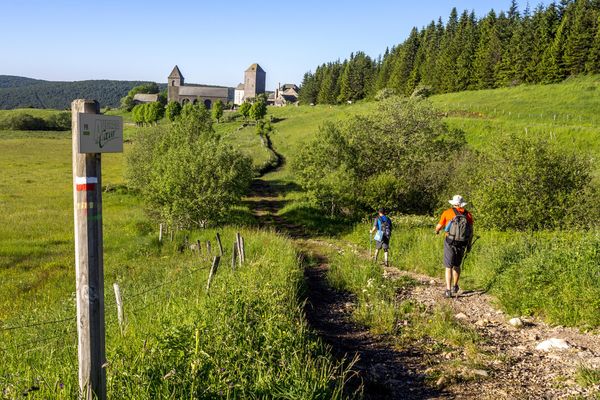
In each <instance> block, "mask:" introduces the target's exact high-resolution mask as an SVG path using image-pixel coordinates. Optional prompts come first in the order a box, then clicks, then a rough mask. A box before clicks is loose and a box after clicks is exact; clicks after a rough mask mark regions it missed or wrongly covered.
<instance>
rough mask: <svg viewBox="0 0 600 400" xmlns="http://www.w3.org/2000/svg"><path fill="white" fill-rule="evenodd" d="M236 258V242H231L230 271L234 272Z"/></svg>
mask: <svg viewBox="0 0 600 400" xmlns="http://www.w3.org/2000/svg"><path fill="white" fill-rule="evenodd" d="M236 258H237V242H233V251H232V252H231V270H232V271H235V262H236Z"/></svg>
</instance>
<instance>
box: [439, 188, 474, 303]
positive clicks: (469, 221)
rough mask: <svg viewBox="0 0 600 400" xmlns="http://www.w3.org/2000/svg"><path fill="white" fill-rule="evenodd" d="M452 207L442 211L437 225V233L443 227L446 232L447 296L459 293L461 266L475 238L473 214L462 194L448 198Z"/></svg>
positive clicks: (445, 293) (445, 265)
mask: <svg viewBox="0 0 600 400" xmlns="http://www.w3.org/2000/svg"><path fill="white" fill-rule="evenodd" d="M448 203H450V204H451V205H452V208H449V209H447V210H445V211H444V212H443V213H442V216H441V218H440V222H439V223H438V224H437V225H436V227H435V234H436V235H437V234H439V233H440V231H441V230H442V229H444V231H445V232H446V235H445V238H444V267H446V291H445V292H444V295H445V296H446V297H452V293H454V294H457V293H458V290H459V287H458V279H459V278H460V266H461V264H462V260H463V257H464V255H465V250H466V251H467V252H469V251H471V243H472V240H473V216H472V215H471V213H470V212H468V211H467V210H465V206H466V205H467V203H466V202H465V201H464V199H463V198H462V196H460V195H458V194H457V195H455V196H454V197H453V198H452V200H448Z"/></svg>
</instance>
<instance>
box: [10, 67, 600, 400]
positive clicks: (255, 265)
mask: <svg viewBox="0 0 600 400" xmlns="http://www.w3.org/2000/svg"><path fill="white" fill-rule="evenodd" d="M599 82H600V81H599V78H598V77H597V76H595V77H582V78H576V79H570V80H567V81H565V82H564V83H561V84H558V85H548V86H522V87H515V88H507V89H499V90H497V91H477V92H463V93H458V94H447V95H442V96H434V97H432V98H431V102H432V103H433V104H435V105H437V106H438V107H440V108H441V109H442V111H443V112H445V113H446V115H447V116H446V119H445V120H446V122H447V123H448V124H449V126H451V127H454V128H459V129H462V130H464V131H465V132H466V137H467V141H468V143H469V145H470V146H473V147H474V148H477V149H480V150H482V151H493V150H494V145H495V143H496V140H497V139H498V138H500V137H502V136H504V135H507V134H516V135H540V136H541V137H544V138H548V139H549V140H550V141H554V142H556V144H557V145H558V146H560V147H561V148H564V149H565V151H575V152H578V153H581V154H586V155H588V156H589V157H592V158H594V159H597V157H598V155H599V153H600V141H598V135H599V133H600V128H599V126H600V125H599V124H598V122H599V121H598V119H599V118H600V117H599V116H598V111H599V110H600V104H599V102H598V101H599V100H598V97H597V96H594V94H595V93H596V92H595V91H596V90H597V89H596V88H597V87H598V85H599ZM592 88H594V89H592ZM375 107H376V103H374V102H359V103H357V104H352V105H340V106H314V107H310V106H300V107H285V108H273V107H272V108H270V109H269V114H270V115H271V116H272V118H273V126H274V128H275V132H274V133H273V134H272V137H271V138H272V141H273V144H274V147H275V149H276V150H277V151H278V152H279V153H281V154H282V155H283V156H284V157H285V160H286V163H285V164H284V167H283V168H282V169H281V170H279V171H277V172H275V173H272V174H269V175H268V176H266V177H265V179H268V180H270V181H272V182H273V183H274V184H277V185H280V186H281V187H285V188H286V189H285V191H282V192H281V193H280V194H279V195H280V196H281V200H282V202H283V203H285V206H284V207H283V208H282V209H281V210H280V211H279V214H280V215H281V216H283V217H284V218H285V219H286V220H287V221H290V222H292V223H296V224H298V225H302V226H303V227H304V228H305V229H306V230H307V231H308V232H309V233H310V234H312V235H315V236H318V235H323V236H327V237H330V236H335V237H337V238H338V239H341V240H343V241H344V242H346V243H347V242H350V243H355V244H356V245H357V246H359V248H362V250H365V249H366V248H367V246H368V241H367V235H366V230H367V225H365V224H364V223H363V224H357V225H354V222H355V221H354V222H353V221H345V220H342V219H339V218H336V217H330V216H328V215H323V214H322V212H321V211H319V210H317V209H316V208H315V207H314V206H313V205H312V204H310V203H309V202H308V201H307V200H306V199H305V197H304V195H303V193H302V191H301V190H300V188H299V187H298V186H297V185H296V184H295V182H294V172H293V168H292V166H293V164H294V160H295V157H296V156H297V154H298V152H299V151H300V149H301V148H302V147H303V146H304V145H305V144H306V143H307V141H308V140H310V139H311V138H312V137H313V136H314V134H315V132H316V131H317V129H318V128H319V126H321V125H322V124H323V123H324V122H325V121H332V122H335V121H343V120H345V119H347V118H349V117H351V116H352V115H356V114H365V113H369V112H370V111H371V110H373V109H374V108H375ZM27 111H29V110H27ZM31 112H32V113H37V112H38V111H37V110H31ZM53 112H54V113H56V112H57V111H46V110H42V111H39V113H40V114H39V115H40V117H45V116H47V115H49V114H51V113H53ZM10 113H14V111H10V112H9V111H3V112H2V113H0V118H6V117H7V116H9V115H11V114H10ZM109 114H113V115H122V116H123V117H124V119H125V136H126V140H127V142H129V141H130V140H135V135H136V134H137V132H139V130H140V129H144V128H139V127H136V126H135V125H133V124H132V123H131V120H130V116H129V114H127V113H123V112H121V111H119V110H111V111H109ZM515 115H516V117H515ZM554 115H557V117H556V120H555V119H554ZM550 116H551V117H550ZM163 123H166V122H161V124H163ZM241 125H242V121H232V122H222V123H218V124H215V129H216V131H217V132H219V133H221V134H222V137H223V140H226V141H228V142H230V143H231V145H232V146H236V147H238V148H239V149H240V150H242V151H243V152H245V153H246V154H248V155H250V156H251V157H252V158H253V163H254V166H255V167H257V168H258V167H260V166H261V165H264V164H265V163H266V162H268V161H269V160H270V158H271V157H272V154H271V153H270V152H269V151H268V150H267V149H266V148H265V147H264V146H263V144H262V143H261V141H260V138H259V137H258V135H257V134H256V132H255V128H254V127H253V126H245V127H241ZM525 128H527V129H525ZM128 146H129V144H126V146H125V152H127V149H128ZM596 165H597V164H596ZM124 168H125V157H124V154H108V155H105V156H103V184H104V186H105V192H104V194H103V201H104V204H103V206H104V213H103V214H104V222H103V223H104V235H105V236H104V246H105V286H106V289H105V292H106V299H107V300H106V309H107V356H108V360H109V364H108V370H107V371H108V376H109V381H108V385H109V394H110V395H111V396H113V397H117V398H118V397H122V398H136V399H150V398H167V397H174V398H179V397H190V396H196V397H197V398H215V397H222V398H242V397H263V396H265V395H267V394H272V393H277V394H280V395H281V397H287V398H324V399H325V398H339V397H340V396H341V389H342V387H343V381H344V378H345V376H346V374H347V365H346V366H345V365H342V364H340V363H339V362H336V361H334V360H333V358H332V357H331V355H330V354H329V352H328V350H327V349H326V348H325V347H324V346H323V345H322V343H321V342H320V341H319V340H318V339H317V338H316V337H315V336H314V335H313V334H312V333H311V332H310V330H309V329H308V327H307V326H306V322H305V321H304V316H303V312H302V308H301V306H300V304H301V301H302V299H303V296H302V273H301V271H302V270H301V268H302V267H301V265H300V264H299V262H298V259H297V258H296V253H295V251H294V247H293V245H292V243H291V242H290V240H288V239H286V238H283V237H279V236H277V235H275V234H274V233H273V232H265V231H258V230H254V229H251V228H242V227H239V226H236V224H238V225H244V226H247V225H249V224H251V222H249V221H250V220H251V219H252V217H251V216H250V215H249V211H248V209H247V208H245V206H240V207H238V208H236V209H235V212H234V213H233V214H235V215H232V218H231V220H232V221H237V222H232V225H230V226H227V227H223V229H220V230H219V231H220V233H221V234H222V237H223V238H224V243H225V245H226V246H225V247H226V255H225V260H223V262H222V265H221V268H220V270H219V272H218V274H217V277H216V279H215V281H214V282H213V286H212V288H211V292H210V295H207V294H206V291H205V285H206V279H207V274H208V270H207V268H208V266H209V264H210V260H209V259H208V257H204V258H202V257H197V256H196V255H191V254H189V253H187V254H180V253H179V252H178V251H177V246H178V245H179V244H180V243H181V241H182V240H183V235H184V234H187V235H188V236H189V237H190V239H191V240H196V239H201V240H213V238H214V235H215V233H216V231H215V230H202V231H195V232H185V233H184V232H181V233H180V234H179V235H178V236H177V237H176V240H175V241H174V242H172V243H171V242H169V241H167V242H166V243H165V244H164V245H162V246H161V245H159V244H158V242H157V233H158V227H157V226H156V225H155V224H154V223H153V222H152V221H151V220H150V219H149V218H148V217H147V216H146V214H145V212H144V206H143V203H142V202H141V200H140V199H139V198H138V197H137V196H136V195H135V194H133V193H130V192H129V191H128V189H127V187H126V182H125V180H124V174H123V171H124ZM598 170H599V171H600V168H599V169H598ZM0 171H2V174H0V211H2V212H0V237H2V238H3V239H2V241H0V342H1V343H2V344H1V345H0V347H1V348H0V352H1V353H2V355H1V358H2V360H3V362H2V365H0V387H2V388H3V390H5V393H8V397H9V398H11V396H14V395H16V393H23V392H26V391H29V390H31V391H36V392H39V395H40V396H41V398H72V397H74V396H75V395H74V393H75V392H76V387H77V376H76V375H77V374H76V367H75V360H76V332H75V329H74V328H75V320H74V307H75V306H74V300H73V296H74V285H75V281H74V268H73V265H74V256H73V228H72V226H73V223H72V221H73V220H72V187H71V186H72V172H71V140H70V133H69V132H49V131H6V130H5V131H0ZM393 217H394V220H395V221H396V231H395V234H394V239H393V240H392V250H391V255H392V263H393V264H394V265H395V266H398V267H400V268H402V269H406V270H411V271H417V272H421V273H425V274H429V275H432V276H441V273H442V269H441V266H440V263H441V260H440V257H441V240H437V239H440V238H438V237H435V236H433V235H432V230H433V226H434V224H435V218H433V217H431V216H400V215H398V216H393ZM238 230H240V231H241V232H242V233H243V234H244V235H245V236H246V237H247V242H248V244H249V246H248V259H249V262H248V264H247V265H246V266H244V267H243V268H241V269H239V270H237V271H235V272H234V271H232V270H231V268H230V267H229V264H228V261H227V260H228V257H230V255H231V251H230V247H231V242H232V240H233V235H234V233H235V231H238ZM477 235H480V236H481V239H480V240H479V241H478V243H477V244H476V247H475V248H474V250H473V252H472V254H471V255H469V257H468V258H467V260H466V262H465V272H464V280H463V285H464V286H463V288H464V289H481V290H486V291H489V292H490V293H492V294H494V295H495V296H496V298H497V301H498V306H499V307H502V308H503V309H504V310H506V312H508V313H510V314H511V315H537V316H540V317H543V318H545V319H546V320H548V321H549V322H551V323H556V324H561V325H570V326H578V327H581V328H582V329H595V328H597V327H598V326H600V320H599V319H598V315H597V309H598V307H599V306H600V304H598V300H597V299H598V298H600V292H599V291H598V289H597V287H596V286H597V285H596V284H595V283H596V282H597V278H598V273H597V265H599V264H600V259H599V258H598V257H599V256H598V255H599V254H600V251H598V250H599V249H600V236H599V233H598V232H597V231H591V232H589V231H588V232H558V231H557V232H554V231H544V232H534V233H526V232H520V233H516V232H495V231H491V230H487V229H486V228H485V227H477ZM363 264H364V261H363V260H361V259H359V258H356V257H352V256H350V255H348V254H346V255H335V254H333V255H332V269H331V274H330V276H329V279H330V282H331V284H332V285H333V286H334V287H336V288H338V289H340V290H347V291H351V292H355V293H357V295H358V296H359V297H358V298H359V306H358V311H357V312H356V313H355V317H356V319H357V321H359V322H360V323H362V324H365V325H368V326H370V327H372V329H373V330H374V331H375V332H376V333H384V334H390V333H391V334H393V333H394V332H395V326H396V322H397V321H398V320H399V319H406V318H412V319H413V322H414V326H419V327H421V328H423V330H424V332H426V333H427V332H429V333H427V334H431V335H434V334H436V331H435V330H430V331H427V330H426V329H429V328H430V327H428V325H427V323H426V321H420V322H419V320H418V318H419V317H418V315H419V310H415V309H414V305H412V304H409V303H407V304H404V303H402V304H400V303H397V302H396V300H395V293H396V292H397V291H398V290H401V288H402V286H403V285H412V284H414V282H410V281H401V282H397V283H393V284H388V283H387V282H385V281H383V280H381V275H380V274H379V270H378V269H377V268H356V267H357V266H362V265H363ZM114 282H118V283H119V284H120V285H121V287H122V290H123V293H124V299H125V313H126V321H127V322H126V326H125V329H124V331H123V332H122V331H121V330H120V329H119V326H118V324H117V323H116V315H115V314H116V313H115V310H114V308H115V304H114V300H113V297H112V283H114ZM369 282H371V283H370V284H369ZM368 285H370V286H368ZM367 286H368V288H367V292H368V293H369V298H367V297H366V295H362V294H361V293H363V292H362V290H364V289H365V287H367ZM371 292H372V293H371ZM365 293H366V292H365ZM435 315H436V317H435V318H437V319H436V321H438V320H439V321H438V322H439V324H437V325H436V326H438V327H445V328H444V329H448V330H456V329H459V328H458V327H455V326H454V325H452V323H451V322H450V321H449V320H448V318H446V317H447V310H443V309H440V310H437V311H436V314H435ZM434 325H435V324H434ZM431 329H433V328H431ZM440 329H441V328H440ZM442 330H443V329H442ZM438 333H439V332H438ZM413 334H414V335H417V332H413ZM455 340H456V341H455V342H453V344H451V345H453V346H462V345H468V346H471V345H472V346H475V345H476V341H477V339H476V338H475V337H474V336H473V335H472V334H471V333H470V332H468V331H464V332H461V331H456V337H455ZM248 360H253V362H252V363H249V362H248Z"/></svg>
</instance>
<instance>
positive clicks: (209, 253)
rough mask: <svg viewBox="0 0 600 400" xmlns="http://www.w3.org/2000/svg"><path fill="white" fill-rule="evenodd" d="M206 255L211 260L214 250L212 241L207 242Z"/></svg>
mask: <svg viewBox="0 0 600 400" xmlns="http://www.w3.org/2000/svg"><path fill="white" fill-rule="evenodd" d="M206 255H207V256H208V258H209V259H210V256H211V255H212V250H211V247H210V240H207V241H206Z"/></svg>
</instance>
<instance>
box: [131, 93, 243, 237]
mask: <svg viewBox="0 0 600 400" xmlns="http://www.w3.org/2000/svg"><path fill="white" fill-rule="evenodd" d="M134 110H135V109H134ZM127 175H128V179H129V181H130V183H131V185H132V186H133V187H134V188H135V189H137V190H139V191H140V192H141V193H142V196H143V197H144V199H145V201H146V203H147V205H148V208H149V211H150V212H151V214H152V215H154V216H156V217H157V218H158V219H159V220H161V221H165V222H167V223H168V224H170V225H171V226H175V227H180V228H181V227H204V226H206V225H207V224H209V223H211V222H218V221H220V220H222V219H223V217H224V216H225V214H226V213H227V211H228V210H229V209H230V208H231V207H232V206H234V205H236V204H237V203H238V202H239V201H240V199H241V196H242V195H243V194H244V193H245V192H246V191H247V189H248V187H249V185H250V182H251V180H252V178H253V173H252V161H251V160H250V158H248V157H247V156H244V155H242V154H241V153H240V152H239V151H237V150H233V149H232V148H231V147H230V146H229V145H227V144H225V143H223V142H221V141H220V137H219V136H218V135H216V134H215V133H214V131H213V129H212V120H211V118H210V114H209V112H208V111H207V110H206V109H205V108H204V107H196V106H193V105H191V104H186V106H184V107H183V109H182V113H181V116H180V117H179V118H178V119H177V120H176V121H175V122H174V123H173V124H172V125H171V126H169V127H168V128H167V129H166V130H164V129H154V130H148V131H145V132H142V133H140V135H139V136H138V137H137V141H136V143H135V144H134V146H133V149H132V150H131V152H130V154H129V157H128V171H127Z"/></svg>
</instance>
